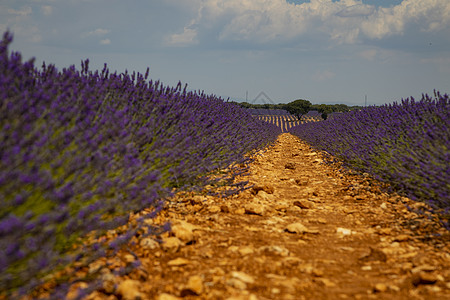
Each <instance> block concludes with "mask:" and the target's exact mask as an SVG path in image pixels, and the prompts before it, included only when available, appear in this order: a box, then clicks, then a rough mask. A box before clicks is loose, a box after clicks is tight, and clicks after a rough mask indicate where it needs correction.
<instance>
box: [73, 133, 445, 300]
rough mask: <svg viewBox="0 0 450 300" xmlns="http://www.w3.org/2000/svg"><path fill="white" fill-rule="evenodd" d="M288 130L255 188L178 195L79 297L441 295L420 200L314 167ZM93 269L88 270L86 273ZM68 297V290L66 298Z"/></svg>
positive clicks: (440, 266) (262, 164)
mask: <svg viewBox="0 0 450 300" xmlns="http://www.w3.org/2000/svg"><path fill="white" fill-rule="evenodd" d="M322 162H323V161H322V156H321V154H320V153H316V152H314V151H313V150H311V148H310V147H309V146H308V145H307V144H306V143H304V142H302V141H301V140H299V139H298V138H296V137H294V136H293V135H290V134H282V135H280V137H279V139H278V141H277V142H276V144H275V145H274V146H273V147H271V148H269V149H267V151H265V152H262V154H261V155H260V156H258V158H257V159H256V161H255V162H253V163H252V164H251V167H250V173H251V174H250V175H249V177H248V180H249V181H250V183H252V184H254V187H253V188H251V189H249V190H247V191H245V192H242V193H240V194H239V195H235V196H233V197H231V198H228V199H221V198H215V197H212V196H201V195H184V196H178V197H177V198H175V199H173V200H172V201H170V202H169V203H168V205H167V208H166V209H165V210H164V211H163V212H162V213H161V214H160V216H159V217H157V218H156V219H155V220H154V222H156V223H164V222H166V221H170V222H171V223H172V227H173V230H172V231H171V232H170V233H165V234H163V235H162V236H159V237H158V238H159V239H160V240H161V241H162V243H160V242H157V241H156V240H157V239H158V238H156V237H155V238H145V239H140V238H136V239H135V243H136V245H134V246H130V250H131V251H130V252H128V253H125V252H124V253H121V254H120V255H119V256H118V257H117V258H116V259H117V264H120V263H124V262H132V261H133V260H135V259H136V256H137V257H138V258H139V260H140V261H141V262H142V266H141V267H139V268H138V269H137V270H135V271H133V272H132V273H130V274H128V275H127V276H124V277H120V278H119V277H114V276H112V274H110V273H109V272H108V270H107V269H105V270H103V273H104V275H103V276H104V279H105V283H104V287H103V289H101V290H100V291H97V292H94V293H93V294H91V295H89V296H88V297H87V298H86V299H142V300H144V299H159V300H171V299H228V300H232V299H233V300H234V299H252V300H253V299H255V300H256V299H450V243H449V240H450V235H449V232H448V231H447V230H445V229H444V228H442V227H441V226H440V225H439V222H437V221H436V219H437V216H434V215H431V214H428V215H418V214H416V213H413V212H411V211H409V210H408V209H407V207H406V205H409V206H411V207H413V208H416V209H419V208H421V207H422V206H423V204H421V203H415V202H412V201H411V200H409V199H407V198H404V197H400V196H398V195H394V194H387V193H384V192H382V191H381V190H380V188H379V185H378V184H377V182H375V181H373V180H371V179H370V178H369V177H368V176H367V177H364V176H358V175H355V174H353V175H352V174H351V173H348V172H343V171H340V170H339V169H338V167H337V166H330V165H327V164H323V163H322ZM93 267H94V266H93ZM73 294H74V292H72V294H71V295H69V296H72V295H73Z"/></svg>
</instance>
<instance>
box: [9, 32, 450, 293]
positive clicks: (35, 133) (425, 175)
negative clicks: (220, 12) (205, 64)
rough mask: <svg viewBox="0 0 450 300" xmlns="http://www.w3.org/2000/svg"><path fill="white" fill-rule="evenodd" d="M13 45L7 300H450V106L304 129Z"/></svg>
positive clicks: (291, 121) (368, 112) (409, 105)
mask: <svg viewBox="0 0 450 300" xmlns="http://www.w3.org/2000/svg"><path fill="white" fill-rule="evenodd" d="M11 41H12V36H11V35H10V34H9V33H8V32H6V33H5V34H4V35H3V40H2V41H0V300H3V299H24V300H28V299H34V298H47V297H50V298H52V299H111V300H112V299H141V300H146V299H149V300H150V299H159V300H167V299H169V300H170V299H228V300H235V299H340V298H342V299H346V298H348V299H449V297H448V295H449V294H450V271H449V270H450V254H449V253H450V248H449V247H450V233H449V232H450V231H449V229H450V222H449V220H450V214H449V213H448V208H449V206H450V198H449V191H450V186H449V185H448V183H449V182H450V177H449V176H450V172H448V160H449V147H450V145H449V141H450V136H449V134H450V132H449V131H448V126H450V123H449V122H450V110H449V105H450V104H449V96H448V95H447V94H445V95H441V94H439V93H438V92H435V98H431V97H429V96H427V95H425V96H424V97H423V99H422V100H420V101H418V102H417V101H414V100H413V99H411V100H410V99H407V100H402V103H401V104H397V103H395V104H392V105H386V106H383V107H373V108H367V109H363V110H361V111H357V112H351V113H345V114H339V115H337V116H333V117H332V118H328V119H327V120H325V121H321V122H316V121H319V120H321V118H319V117H318V114H317V112H310V114H307V115H304V116H303V117H302V120H301V121H297V120H295V117H293V116H289V115H287V114H285V113H284V111H282V110H278V111H276V112H273V113H274V114H273V115H270V114H269V113H270V112H265V113H264V114H259V115H258V114H251V113H249V112H248V111H246V110H243V109H241V108H240V107H239V106H238V105H235V104H233V103H228V102H225V101H224V100H223V99H221V98H219V97H216V96H214V95H205V94H204V93H203V92H189V91H188V90H187V86H184V87H183V85H182V84H181V83H179V84H178V85H177V86H175V87H168V86H164V85H163V84H162V83H160V82H159V81H152V80H150V79H148V76H149V73H148V72H149V71H148V70H147V73H146V74H145V75H144V74H139V73H135V72H132V73H128V72H125V73H122V74H117V73H110V72H109V70H108V68H107V66H106V65H105V67H104V69H103V70H102V71H91V70H90V69H89V60H86V61H83V62H82V65H81V70H77V69H76V68H75V67H74V66H71V67H69V68H65V69H63V70H57V69H56V68H55V67H54V66H53V65H45V64H44V65H43V66H42V67H41V68H36V67H35V66H34V62H33V60H30V61H26V62H24V61H22V57H21V54H20V53H17V52H9V50H8V47H9V44H10V43H11ZM413 200H414V201H413Z"/></svg>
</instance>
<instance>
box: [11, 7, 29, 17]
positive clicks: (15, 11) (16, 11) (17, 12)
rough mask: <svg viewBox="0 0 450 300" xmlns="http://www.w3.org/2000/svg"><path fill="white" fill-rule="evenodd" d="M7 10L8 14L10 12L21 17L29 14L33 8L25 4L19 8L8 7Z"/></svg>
mask: <svg viewBox="0 0 450 300" xmlns="http://www.w3.org/2000/svg"><path fill="white" fill-rule="evenodd" d="M7 11H8V14H10V15H15V16H21V17H25V16H29V15H31V13H32V12H33V10H32V9H31V7H30V6H25V7H22V8H20V9H13V8H8V10H7Z"/></svg>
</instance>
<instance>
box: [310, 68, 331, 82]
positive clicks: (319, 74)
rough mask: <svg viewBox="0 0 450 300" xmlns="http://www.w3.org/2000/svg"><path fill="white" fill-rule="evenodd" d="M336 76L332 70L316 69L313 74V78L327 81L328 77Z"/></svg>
mask: <svg viewBox="0 0 450 300" xmlns="http://www.w3.org/2000/svg"><path fill="white" fill-rule="evenodd" d="M335 76H336V74H335V73H333V72H332V71H330V70H324V71H320V70H319V71H316V72H315V73H314V75H313V76H312V79H314V80H315V81H325V80H328V79H332V78H334V77H335Z"/></svg>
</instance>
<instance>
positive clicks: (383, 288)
mask: <svg viewBox="0 0 450 300" xmlns="http://www.w3.org/2000/svg"><path fill="white" fill-rule="evenodd" d="M387 289H388V287H387V285H385V284H384V283H377V284H375V286H374V288H373V291H374V292H376V293H384V292H386V291H387Z"/></svg>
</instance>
